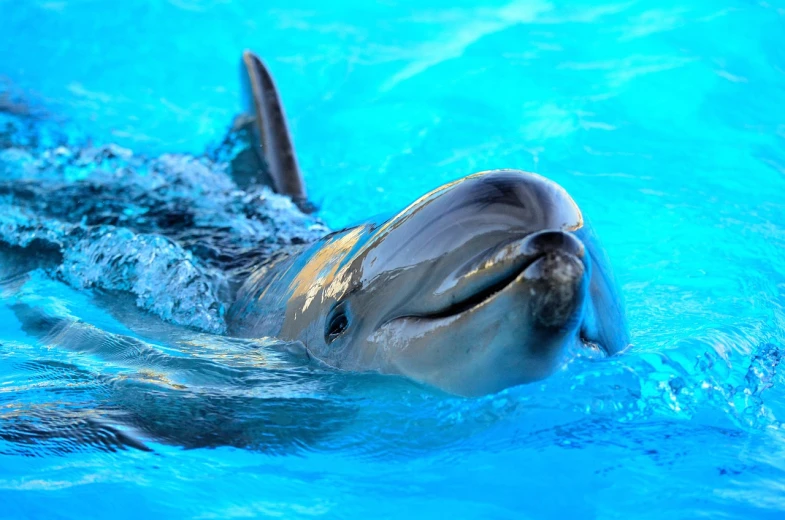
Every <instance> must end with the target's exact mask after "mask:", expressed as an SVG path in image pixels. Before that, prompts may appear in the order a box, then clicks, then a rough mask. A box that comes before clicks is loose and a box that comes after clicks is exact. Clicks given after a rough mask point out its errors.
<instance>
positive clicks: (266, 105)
mask: <svg viewBox="0 0 785 520" xmlns="http://www.w3.org/2000/svg"><path fill="white" fill-rule="evenodd" d="M243 64H244V65H245V72H246V79H247V81H248V86H249V87H250V88H249V89H248V90H249V93H250V97H251V99H252V103H253V106H252V107H250V108H251V109H252V111H253V113H254V115H255V118H254V119H255V121H254V124H253V125H252V128H253V130H254V133H255V134H258V135H257V136H256V137H257V141H256V142H255V143H252V144H253V147H254V149H255V150H256V152H257V153H258V154H259V155H260V157H261V158H262V159H263V160H264V162H265V163H267V168H268V171H269V175H270V179H271V180H272V184H273V186H271V187H272V188H273V189H274V190H275V191H276V192H277V193H280V194H282V195H288V196H289V197H291V198H292V200H294V202H295V203H296V204H297V205H298V206H300V208H301V209H303V210H306V211H307V210H311V211H312V210H313V207H312V206H311V205H310V204H309V203H308V201H307V195H306V191H305V183H304V182H303V178H302V175H301V174H300V168H299V167H298V166H297V158H296V157H295V155H294V146H293V145H292V138H291V136H290V135H289V129H288V127H287V126H286V117H285V116H284V113H283V106H282V105H281V100H280V97H279V96H278V91H277V90H276V88H275V84H274V83H273V78H272V76H271V75H270V72H269V71H268V70H267V67H265V66H264V63H262V60H261V59H259V57H258V56H257V55H256V54H254V53H253V52H251V51H248V50H246V51H245V52H243Z"/></svg>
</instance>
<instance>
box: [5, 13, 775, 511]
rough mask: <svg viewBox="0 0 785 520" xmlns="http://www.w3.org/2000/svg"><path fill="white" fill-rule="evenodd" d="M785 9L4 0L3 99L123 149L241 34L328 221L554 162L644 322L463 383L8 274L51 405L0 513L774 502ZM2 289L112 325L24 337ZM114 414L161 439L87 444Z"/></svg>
mask: <svg viewBox="0 0 785 520" xmlns="http://www.w3.org/2000/svg"><path fill="white" fill-rule="evenodd" d="M783 34H785V4H782V3H777V2H759V3H754V2H725V1H723V2H709V1H706V0H703V1H692V2H688V3H685V2H654V1H652V0H645V1H638V2H617V3H604V4H599V3H597V2H570V3H569V4H564V3H548V2H534V1H523V2H512V3H506V2H497V1H489V2H486V3H485V5H484V6H483V7H461V6H456V3H455V2H440V1H437V0H422V1H418V2H414V1H407V2H384V3H378V4H377V3H373V4H372V3H369V2H360V1H356V2H355V1H348V0H347V1H343V2H329V3H325V2H306V1H303V2H292V1H290V2H280V1H266V2H264V3H263V4H262V3H260V2H256V1H253V0H225V1H220V0H204V1H198V0H170V1H163V0H128V1H125V2H123V3H120V4H118V3H115V2H98V1H88V0H82V1H58V0H49V1H43V0H31V1H29V2H24V3H22V2H14V1H12V0H0V38H1V39H2V40H0V41H2V42H3V43H4V44H5V46H4V48H5V49H6V50H5V51H3V52H2V53H0V77H2V80H1V81H0V89H2V90H0V92H4V93H5V96H6V98H8V97H9V96H10V97H13V98H14V99H17V98H24V99H25V100H26V102H27V104H28V105H29V106H30V107H33V108H34V109H35V111H36V113H37V114H39V117H40V121H41V123H40V124H41V125H42V127H43V126H46V125H52V124H54V125H55V130H52V132H53V133H57V132H64V133H66V134H68V137H69V139H73V140H80V139H86V137H87V136H89V137H90V138H92V140H93V142H95V143H109V142H113V143H117V144H118V145H120V146H122V147H125V148H128V149H131V150H133V153H134V154H135V155H137V156H141V155H147V156H149V157H155V156H157V155H158V154H161V153H168V152H180V153H194V154H198V153H201V152H202V151H203V150H204V149H205V147H209V146H211V145H213V144H214V143H216V142H217V141H218V140H220V139H221V137H222V136H223V135H224V132H225V130H226V128H227V126H228V125H229V123H230V122H231V120H232V118H233V116H234V115H235V114H236V113H237V112H238V111H239V110H240V108H241V106H242V104H241V90H240V83H239V55H240V53H241V52H242V50H243V49H244V48H252V49H254V50H255V51H256V52H258V53H259V54H260V55H261V56H262V57H263V58H264V59H265V61H266V62H267V64H268V66H269V67H270V69H271V71H272V73H273V75H274V77H275V78H276V80H277V83H278V87H279V89H280V91H281V94H282V97H283V101H284V104H285V107H286V111H287V115H288V118H289V121H290V127H291V130H292V133H293V136H294V141H295V145H296V148H297V153H298V157H299V159H300V163H301V166H302V167H303V170H304V175H305V179H306V183H307V185H308V187H309V190H310V193H311V196H312V198H313V199H314V200H315V201H316V202H317V203H318V204H319V205H320V206H321V211H320V213H319V216H320V217H321V218H322V219H323V220H324V221H325V223H326V224H327V225H328V226H330V227H332V228H337V227H340V226H341V225H343V224H346V223H349V222H354V221H356V220H358V219H361V218H362V217H364V216H368V215H373V214H377V213H380V212H384V211H391V210H396V209H399V208H400V207H402V206H404V205H405V204H407V203H408V202H410V201H411V200H413V199H414V198H416V197H417V196H419V195H421V194H422V193H424V192H425V191H427V190H429V189H431V188H433V187H435V186H438V185H439V184H442V183H443V182H445V181H448V180H452V179H455V178H458V177H461V176H463V175H466V174H468V173H472V172H475V171H479V170H484V169H489V168H496V167H513V168H521V169H526V170H530V171H535V172H538V173H541V174H543V175H546V176H548V177H550V178H552V179H554V180H555V181H557V182H559V183H560V184H562V185H563V186H564V187H565V188H566V189H567V190H568V191H569V192H570V193H571V194H572V196H573V197H574V198H575V199H576V201H577V202H578V203H579V204H580V206H581V207H582V209H583V211H584V213H585V214H586V215H588V216H589V218H590V219H591V220H592V222H593V224H594V227H595V228H596V229H597V232H598V234H599V236H600V237H601V238H602V241H603V244H604V246H605V247H606V249H607V251H608V253H609V256H610V258H611V260H612V263H613V265H614V268H615V273H616V276H617V278H618V280H619V282H620V284H621V286H622V291H623V293H624V297H625V300H626V303H627V312H628V319H629V325H630V329H631V335H632V340H633V347H632V349H631V351H629V352H628V353H626V354H625V355H623V356H621V357H618V358H613V359H607V360H591V359H578V360H576V361H575V362H573V363H571V364H570V365H568V366H567V367H566V368H565V369H564V370H562V371H560V372H559V373H558V374H557V375H556V376H554V377H553V378H551V379H549V380H547V381H545V382H543V383H539V384H534V385H529V386H525V387H520V388H514V389H510V390H508V391H505V392H502V393H500V394H498V395H494V396H489V397H486V398H482V399H459V398H452V397H448V396H444V395H442V394H439V393H436V392H432V391H430V390H428V389H425V388H422V387H419V386H417V385H414V384H412V383H408V382H406V381H401V380H398V379H393V378H385V377H381V376H370V375H363V376H344V375H335V374H329V373H310V372H308V371H306V370H305V369H304V368H302V367H298V366H296V365H294V366H289V365H288V364H286V363H284V361H281V360H278V359H277V358H275V356H273V355H272V354H266V353H264V347H265V345H261V346H259V348H250V347H249V346H248V345H243V344H237V343H235V342H233V341H232V340H230V339H227V338H222V337H221V336H214V335H212V334H208V333H202V332H195V331H193V329H188V330H187V331H186V332H182V330H186V329H181V328H175V327H172V328H164V329H160V330H159V329H158V328H157V327H156V326H152V325H151V326H147V325H145V326H137V327H130V326H129V325H128V321H129V320H131V321H133V320H132V319H131V318H128V317H127V318H128V319H126V320H125V321H124V320H120V319H118V318H117V313H118V311H117V308H115V313H114V314H112V313H111V312H108V311H106V307H107V305H106V302H105V301H102V300H101V298H104V299H106V296H105V295H103V296H102V295H101V294H99V292H97V291H93V290H89V289H82V288H79V283H75V282H73V280H72V281H71V283H70V284H69V283H66V282H67V281H68V280H67V279H66V280H65V281H63V280H64V279H63V278H62V277H60V278H57V277H54V278H53V277H52V276H48V275H47V273H46V272H44V271H42V270H37V271H34V272H33V273H32V274H31V275H30V276H28V277H27V278H25V279H23V280H22V279H9V278H8V276H9V275H7V274H4V276H5V278H3V284H2V287H0V324H2V330H0V421H2V422H1V423H0V425H4V426H0V427H4V428H12V427H13V425H15V424H21V423H25V424H28V423H30V422H31V421H32V422H33V423H35V421H37V420H39V419H40V420H43V419H42V418H46V417H52V416H58V417H66V419H67V420H65V422H64V423H63V424H61V425H60V430H57V431H58V432H59V433H58V435H59V437H57V436H56V437H54V438H50V439H47V440H45V441H40V439H39V441H38V444H29V443H28V444H25V442H24V439H21V440H20V439H16V440H15V441H14V440H7V439H6V440H3V441H0V451H1V452H2V453H3V454H2V455H0V504H2V505H1V506H0V517H8V518H106V517H108V516H111V517H119V518H132V517H133V518H136V517H141V516H149V517H187V518H235V517H253V516H283V517H286V518H306V517H314V516H323V517H329V518H358V517H365V516H368V517H377V516H381V517H395V516H407V517H415V518H421V517H422V518H433V517H456V518H601V519H606V518H607V519H610V518H625V519H627V518H652V519H655V518H665V517H667V518H673V519H677V518H679V519H680V518H685V519H687V518H690V519H691V518H699V517H707V518H709V517H710V518H739V519H747V518H772V519H774V518H785V430H784V429H783V420H785V368H784V367H783V365H782V364H781V363H780V361H781V360H782V359H783V356H785V350H784V349H785V309H784V308H783V307H784V306H785V218H783V217H785V45H784V44H783V40H782V35H783ZM2 95H3V94H0V99H3V98H2ZM53 122H54V123H53ZM47 135H48V134H47ZM47 144H52V146H54V144H53V143H46V142H45V143H43V144H41V145H40V146H41V147H43V148H45V147H46V145H47ZM6 174H7V175H10V174H8V173H7V172H6ZM68 174H69V173H68V172H66V177H68ZM70 174H72V175H71V176H72V177H79V176H83V175H86V174H85V173H84V171H83V170H76V171H72V172H70ZM20 218H21V217H20ZM7 231H8V229H7V228H3V232H7ZM52 232H53V233H54V232H56V231H55V230H53V231H52ZM172 254H176V252H174V253H172ZM0 274H2V273H0ZM88 274H89V273H88ZM82 275H83V276H87V274H84V272H83V273H82ZM82 275H80V276H82ZM96 276H98V275H96ZM12 278H13V277H12ZM84 279H85V278H78V280H84ZM9 280H10V281H9ZM88 285H89V284H88ZM145 294H147V293H145ZM118 298H119V296H118ZM124 302H125V303H123V304H121V305H119V306H123V305H125V306H126V307H134V305H132V304H130V303H128V302H131V303H132V302H134V300H133V299H131V300H128V301H125V300H124ZM19 303H23V304H24V305H26V306H28V307H29V308H33V309H39V310H41V311H42V312H45V313H46V314H47V315H49V316H56V317H61V318H68V319H78V320H81V321H80V323H82V324H83V326H84V327H86V329H85V330H86V332H84V334H90V331H91V330H98V331H103V332H106V333H109V334H112V336H105V335H104V336H101V335H98V336H95V337H96V338H104V339H96V340H95V347H94V349H93V350H92V351H84V350H74V349H69V348H67V345H66V346H63V345H60V344H58V341H57V338H48V339H47V340H46V341H43V340H41V339H40V338H36V337H35V336H34V335H32V334H30V333H29V332H28V331H25V330H24V329H23V328H22V326H21V324H20V321H19V319H18V315H17V314H16V313H15V312H13V311H12V307H13V306H14V305H17V304H19ZM110 303H111V302H110ZM137 303H138V300H137ZM148 303H149V302H148ZM153 304H154V302H153V303H149V305H148V307H147V308H150V305H153ZM143 306H144V305H143ZM110 307H111V305H110ZM129 312H130V311H129ZM134 316H136V315H134ZM191 317H192V316H191ZM169 318H171V316H169ZM186 318H188V317H186ZM133 319H138V320H142V321H143V322H144V323H147V322H146V321H144V318H143V317H138V316H136V317H135V318H133ZM170 321H172V320H170ZM174 321H177V320H174ZM186 321H187V320H186ZM186 324H188V323H186ZM190 324H191V325H193V323H190ZM90 327H93V328H94V329H90ZM167 327H169V326H167ZM80 330H81V329H80ZM87 337H88V338H93V336H89V335H88V336H87ZM106 338H108V339H106ZM129 338H130V339H129ZM91 341H92V340H91ZM260 349H261V350H260ZM178 360H179V361H178ZM279 405H280V406H279ZM129 410H130V412H129ZM50 411H55V412H58V414H59V415H58V414H49V415H47V414H48V412H50ZM129 413H130V414H136V415H137V416H142V415H144V414H147V419H149V421H151V422H152V423H153V424H154V425H156V424H157V425H160V427H161V429H162V430H166V431H168V432H169V433H171V436H170V437H169V438H170V440H172V439H173V440H172V442H165V441H166V439H163V440H161V439H158V440H156V439H146V438H145V437H144V435H142V434H140V435H141V436H142V438H145V445H146V446H147V447H148V448H150V449H152V451H149V452H148V451H142V450H138V449H134V448H127V449H120V448H118V451H115V452H107V451H104V450H100V449H96V448H95V446H94V445H95V444H96V443H95V442H94V443H92V444H91V442H81V443H79V442H76V441H75V440H74V431H76V432H79V431H80V430H81V429H87V428H85V426H84V425H85V423H84V421H85V420H89V419H90V418H92V417H95V416H100V417H101V418H102V419H104V420H105V421H107V424H114V425H122V424H126V422H128V421H125V422H124V421H123V419H124V418H126V417H127V414H129ZM124 414H126V415H124ZM25 421H26V422H25ZM69 421H70V422H69ZM260 423H263V424H274V425H276V426H275V428H277V429H275V428H273V431H267V430H265V429H264V427H260V426H259V424H260ZM9 425H11V426H9ZM69 425H70V426H69ZM148 426H149V425H148ZM229 426H232V427H231V428H230V427H229ZM234 426H236V428H234ZM69 428H70V429H69ZM93 430H95V428H93ZM98 430H100V428H98ZM228 430H231V432H230V433H232V435H234V437H231V436H230V437H231V439H233V445H232V443H229V444H230V445H229V446H226V445H221V443H220V442H209V441H210V438H209V435H210V434H211V433H216V434H227V431H228ZM28 431H29V430H28ZM107 431H109V430H107ZM172 432H174V433H172ZM131 434H133V435H136V434H137V432H134V431H130V430H129V435H131ZM107 435H108V434H107ZM200 436H203V437H205V438H204V439H202V441H203V442H201V443H199V442H197V440H199V438H200ZM219 437H220V435H219ZM224 438H226V435H224ZM188 439H191V440H193V442H192V443H191V445H190V446H188V442H186V441H187V440H188ZM88 441H89V439H88ZM91 446H93V447H92V448H91ZM184 446H185V447H184ZM238 446H239V447H238ZM243 446H245V447H243Z"/></svg>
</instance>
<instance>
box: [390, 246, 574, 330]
mask: <svg viewBox="0 0 785 520" xmlns="http://www.w3.org/2000/svg"><path fill="white" fill-rule="evenodd" d="M563 253H565V254H568V255H571V256H575V255H573V254H572V253H569V252H567V251H563ZM548 254H549V252H548V251H545V252H543V253H541V254H539V255H535V256H532V257H530V258H527V260H526V262H524V263H523V264H521V265H520V267H518V268H517V269H515V270H514V271H513V272H512V273H510V274H509V275H507V276H505V277H504V278H502V279H501V280H499V281H498V282H496V283H493V284H491V285H489V286H488V287H486V288H484V289H482V290H480V291H478V292H476V293H474V294H473V295H471V296H469V297H467V298H464V299H463V300H459V301H457V302H455V303H453V304H451V305H449V306H448V307H446V308H445V309H442V310H440V311H436V312H430V313H423V314H416V315H408V316H399V317H398V318H396V319H401V318H419V319H426V320H439V319H444V318H451V317H453V316H458V315H459V314H463V313H464V312H467V311H470V310H471V309H474V308H475V307H477V306H479V305H480V304H482V303H485V302H486V301H489V300H491V299H492V298H493V297H494V296H496V295H497V294H498V293H500V292H502V291H503V290H504V289H506V288H507V287H509V286H510V285H512V284H513V283H515V281H516V280H517V279H518V278H519V277H520V276H521V274H522V273H523V272H524V271H525V270H526V269H528V268H529V267H531V266H532V265H533V264H534V263H535V262H537V261H538V260H540V259H542V258H545V257H546V256H547V255H548ZM576 258H577V257H576Z"/></svg>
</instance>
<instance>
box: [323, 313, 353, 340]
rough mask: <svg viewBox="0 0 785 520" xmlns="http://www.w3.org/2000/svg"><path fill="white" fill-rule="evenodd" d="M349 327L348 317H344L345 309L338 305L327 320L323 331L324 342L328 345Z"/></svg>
mask: <svg viewBox="0 0 785 520" xmlns="http://www.w3.org/2000/svg"><path fill="white" fill-rule="evenodd" d="M348 327H349V317H348V316H347V315H346V308H345V307H344V306H343V305H338V306H337V307H335V309H333V311H332V313H331V314H330V317H329V319H328V320H327V326H326V327H325V329H324V341H325V342H326V343H327V344H328V345H329V344H330V343H332V342H333V341H335V340H336V339H338V337H339V336H340V335H341V334H343V333H344V331H346V329H347V328H348Z"/></svg>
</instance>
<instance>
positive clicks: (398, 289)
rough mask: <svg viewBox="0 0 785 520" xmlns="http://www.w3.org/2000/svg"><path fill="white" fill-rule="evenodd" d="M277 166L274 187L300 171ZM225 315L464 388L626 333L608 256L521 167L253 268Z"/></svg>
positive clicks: (364, 365) (252, 68)
mask: <svg viewBox="0 0 785 520" xmlns="http://www.w3.org/2000/svg"><path fill="white" fill-rule="evenodd" d="M244 61H245V64H246V67H247V69H248V75H249V81H250V82H251V84H252V87H253V89H252V93H253V95H254V96H255V98H256V101H255V106H257V108H258V107H259V106H266V107H267V108H266V109H265V111H262V110H258V109H257V121H256V124H257V126H259V127H261V128H264V129H265V132H267V136H266V137H265V138H264V140H263V145H262V146H263V147H266V150H265V156H266V157H271V158H272V161H273V162H274V161H278V159H277V158H280V157H283V158H284V159H285V158H287V157H289V156H290V155H291V153H292V152H291V150H292V148H291V139H290V137H289V136H288V135H274V136H271V135H269V134H270V132H279V133H281V132H287V130H286V125H285V124H283V123H282V121H279V120H278V119H277V117H278V115H279V114H282V113H283V111H282V110H281V108H280V106H278V107H276V106H274V104H275V103H280V101H279V98H278V96H277V93H275V92H272V93H270V92H269V88H270V86H271V85H272V81H271V80H270V81H263V78H268V79H269V78H270V75H269V72H267V71H266V70H265V69H264V65H263V64H262V62H261V60H259V59H258V58H255V56H254V55H253V54H252V53H250V52H246V53H245V55H244ZM260 78H261V79H260ZM265 114H273V115H274V116H275V117H274V121H272V122H266V121H264V120H262V119H263V118H265V117H268V116H266V115H265ZM276 146H279V147H280V149H276ZM268 160H269V159H268ZM293 161H294V160H293V156H292V164H296V163H295V162H293ZM279 162H280V161H279ZM283 162H284V163H286V161H283ZM276 175H278V176H279V177H280V178H279V180H278V181H276V183H275V184H276V187H278V186H288V185H297V183H296V182H295V180H292V182H291V183H287V182H286V179H285V178H283V177H286V176H287V175H294V176H296V177H297V179H300V174H299V171H298V170H296V169H294V170H292V169H288V170H287V169H285V168H283V169H281V168H279V169H278V174H276ZM273 177H274V178H275V175H274V176H273ZM299 182H300V183H301V185H302V181H301V180H300V181H299ZM277 189H279V191H281V192H283V193H288V192H287V191H285V190H282V189H281V188H277ZM301 193H302V194H304V193H305V192H304V189H303V190H302V192H301ZM295 195H296V194H295ZM228 322H229V327H230V332H231V333H233V334H235V335H237V336H241V337H260V336H274V337H277V338H280V339H282V340H287V341H293V342H300V343H301V344H302V345H303V347H304V348H305V349H306V350H307V352H308V354H309V355H310V356H312V357H314V358H317V359H318V360H320V361H322V362H323V363H325V364H326V365H329V366H331V367H334V368H337V369H341V370H348V371H378V372H381V373H386V374H398V375H403V376H406V377H409V378H411V379H414V380H416V381H419V382H422V383H425V384H428V385H432V386H435V387H438V388H440V389H442V390H445V391H447V392H450V393H454V394H459V395H464V396H478V395H484V394H488V393H493V392H497V391H499V390H502V389H504V388H507V387H511V386H514V385H519V384H523V383H529V382H532V381H537V380H540V379H542V378H545V377H547V376H548V375H549V374H551V373H553V372H554V371H555V370H556V369H557V368H558V367H559V366H561V364H562V363H563V361H564V354H565V352H567V351H569V350H571V348H570V347H574V346H582V345H585V346H586V347H587V348H594V349H597V350H599V351H601V352H604V353H605V354H608V355H612V354H616V353H618V352H620V351H622V350H623V349H624V348H625V347H626V346H627V345H628V334H627V328H626V323H625V317H624V310H623V305H622V300H621V298H620V295H619V292H618V289H617V286H616V284H615V282H614V280H613V276H612V274H611V270H610V265H609V263H608V261H607V259H606V256H605V254H604V252H603V250H602V249H601V247H600V246H599V244H598V242H597V239H596V237H595V235H594V233H593V232H592V230H591V228H590V227H589V225H588V224H587V222H586V221H585V219H584V217H583V214H582V213H581V210H580V209H579V208H578V205H577V204H576V203H575V201H574V200H573V199H572V198H571V197H570V195H568V194H567V192H566V191H565V190H564V189H563V188H561V187H560V186H559V185H557V184H556V183H554V182H552V181H550V180H548V179H546V178H544V177H541V176H539V175H536V174H533V173H527V172H523V171H519V170H495V171H487V172H481V173H477V174H474V175H469V176H468V177H465V178H463V179H460V180H457V181H454V182H451V183H448V184H445V185H444V186H441V187H439V188H437V189H435V190H433V191H431V192H430V193H427V194H426V195H424V196H422V197H420V198H419V199H417V200H416V201H415V202H414V203H412V204H411V205H410V206H408V207H407V208H406V209H404V210H403V211H401V212H400V213H398V214H397V215H395V216H393V217H392V218H390V219H389V220H387V221H384V222H370V223H366V224H362V225H358V226H355V227H350V228H347V229H344V230H341V231H338V232H336V233H332V234H330V235H328V236H326V237H324V238H323V239H322V240H319V241H317V242H315V243H313V244H311V245H310V246H306V247H303V248H302V249H301V250H299V251H297V252H295V253H293V254H291V255H289V256H284V257H278V258H277V259H276V260H275V261H273V262H271V263H269V264H266V265H263V266H259V268H258V269H257V270H255V271H254V272H253V273H252V274H251V275H250V277H248V279H246V280H244V282H243V283H242V284H241V287H240V289H239V291H238V293H237V296H236V299H235V301H234V303H233V305H232V306H231V308H230V310H229V313H228Z"/></svg>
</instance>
